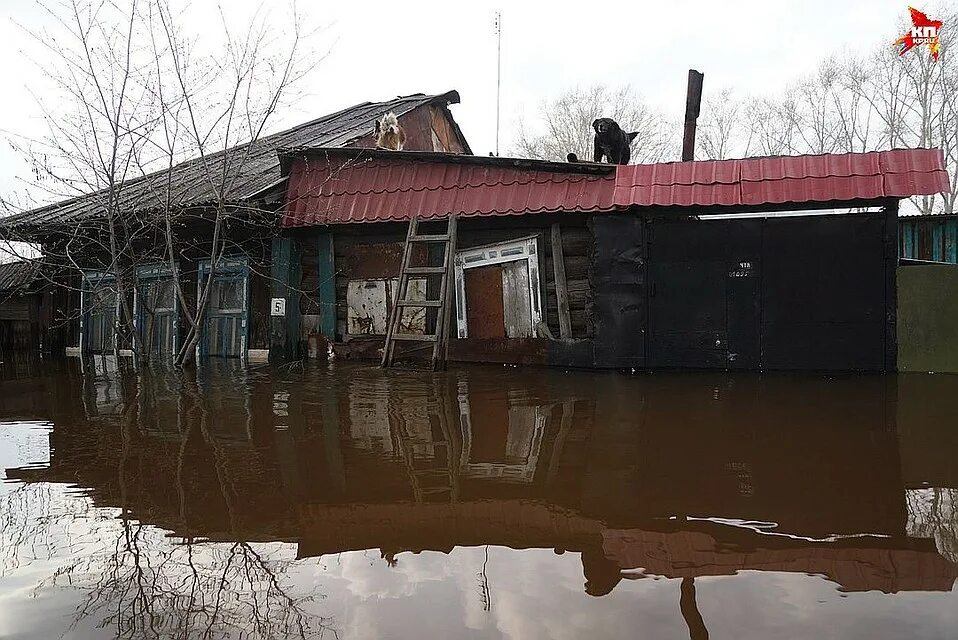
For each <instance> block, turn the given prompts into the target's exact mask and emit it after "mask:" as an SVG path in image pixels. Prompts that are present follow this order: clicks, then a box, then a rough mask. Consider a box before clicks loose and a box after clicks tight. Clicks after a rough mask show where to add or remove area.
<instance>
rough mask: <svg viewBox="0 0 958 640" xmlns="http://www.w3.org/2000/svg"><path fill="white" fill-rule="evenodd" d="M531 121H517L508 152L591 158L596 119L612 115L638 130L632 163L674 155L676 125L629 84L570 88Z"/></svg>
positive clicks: (629, 128) (540, 156)
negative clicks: (614, 86)
mask: <svg viewBox="0 0 958 640" xmlns="http://www.w3.org/2000/svg"><path fill="white" fill-rule="evenodd" d="M539 112H540V116H539V117H538V118H537V119H536V121H535V122H534V123H533V125H532V127H531V128H530V127H529V126H528V123H526V122H521V123H520V127H519V135H518V137H517V138H516V140H515V141H514V142H513V144H512V148H511V150H510V152H511V153H513V154H515V155H517V156H519V157H524V158H538V159H542V160H558V161H565V159H566V156H567V155H568V154H569V153H575V154H576V155H577V156H578V157H579V158H583V159H586V158H588V159H591V158H592V140H593V136H594V135H595V131H594V130H593V129H592V122H593V120H595V119H596V118H603V117H606V118H612V119H613V120H615V121H616V122H617V123H618V124H619V126H621V127H622V128H623V129H624V130H625V131H638V132H639V135H638V136H636V138H635V140H634V141H633V143H632V161H633V162H640V163H641V162H659V161H663V160H672V159H675V158H676V156H677V155H678V149H679V147H680V144H679V133H680V132H679V129H678V125H677V124H676V123H674V122H670V121H668V120H667V119H666V118H665V117H664V116H663V115H662V114H661V113H659V112H658V111H656V110H655V109H653V108H652V107H650V106H649V105H647V104H646V103H645V102H644V101H643V100H642V98H641V97H639V96H638V95H637V94H636V93H635V92H634V91H633V90H632V88H631V87H629V86H625V87H620V88H617V89H610V88H609V87H606V86H603V85H594V86H591V87H588V88H585V89H583V88H579V87H576V88H574V89H570V90H569V91H566V92H565V93H562V94H561V95H559V96H558V97H557V98H554V99H552V100H546V101H543V102H542V103H541V105H540V108H539Z"/></svg>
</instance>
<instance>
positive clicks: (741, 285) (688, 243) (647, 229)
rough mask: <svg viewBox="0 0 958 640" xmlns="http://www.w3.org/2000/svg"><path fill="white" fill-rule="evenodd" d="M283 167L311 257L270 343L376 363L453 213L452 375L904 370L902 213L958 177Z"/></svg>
mask: <svg viewBox="0 0 958 640" xmlns="http://www.w3.org/2000/svg"><path fill="white" fill-rule="evenodd" d="M281 162H282V167H283V173H284V175H287V176H288V188H287V194H286V204H285V207H284V209H283V215H282V227H283V228H284V230H285V232H284V233H285V235H286V238H287V239H288V242H289V243H290V246H291V247H293V249H292V254H293V255H295V256H297V258H296V259H294V260H292V261H291V263H290V264H291V265H292V266H291V269H290V271H289V272H288V274H286V275H284V274H282V273H280V274H277V273H275V272H274V276H277V275H278V276H279V277H280V278H284V277H285V278H286V279H287V282H289V287H288V289H287V293H288V294H289V296H290V297H292V298H293V300H291V302H292V304H290V305H289V306H290V308H291V312H292V314H293V315H296V314H298V315H297V316H296V322H299V325H298V326H299V327H301V329H300V331H299V333H298V334H297V337H298V340H292V341H288V342H286V343H284V344H276V343H275V342H274V345H273V346H274V347H276V348H279V349H283V348H286V349H292V350H295V349H296V348H297V347H300V348H302V346H303V345H304V344H307V343H309V341H311V340H313V341H315V340H317V339H323V340H328V341H330V342H332V343H334V344H336V345H338V346H339V348H340V351H341V352H342V353H344V354H346V355H350V356H356V357H361V356H369V357H375V355H376V354H377V352H378V350H379V349H380V348H381V347H382V344H383V333H384V331H385V319H386V317H388V313H389V310H390V307H391V305H392V302H393V296H394V293H393V291H394V288H395V282H396V278H397V277H398V272H399V262H400V256H401V250H402V246H403V239H404V236H405V230H406V224H407V223H408V221H409V220H410V218H411V217H412V216H418V217H419V219H420V220H423V221H427V222H428V221H429V220H440V219H445V218H447V217H448V216H450V215H455V216H458V217H459V219H460V222H459V242H458V252H457V255H456V307H455V324H454V326H455V331H454V339H453V340H452V341H451V343H450V356H451V358H452V359H454V360H455V359H458V360H464V361H484V362H506V363H538V364H553V365H562V366H583V367H614V368H626V367H632V368H670V367H678V368H719V369H737V368H740V369H814V370H869V371H891V370H895V368H896V324H895V323H896V313H895V309H896V296H895V293H896V274H895V267H896V264H897V260H898V243H897V209H898V207H897V204H898V200H899V199H900V198H904V197H909V196H913V195H923V194H932V193H937V192H940V191H942V190H943V189H944V188H946V186H947V181H948V176H947V173H946V172H945V170H944V163H943V158H942V155H941V152H940V151H938V150H924V149H917V150H910V149H908V150H894V151H886V152H873V153H861V154H841V155H820V156H798V157H770V158H747V159H741V160H722V161H706V162H676V163H661V164H652V165H634V166H619V167H616V166H612V165H604V164H591V163H574V164H573V163H556V162H543V161H535V160H521V159H511V158H494V157H488V158H487V157H476V156H465V155H462V156H455V155H451V154H444V153H417V152H398V153H397V152H389V151H378V150H360V149H328V148H319V149H315V148H314V149H309V148H306V149H303V148H301V149H293V150H288V151H286V152H281ZM421 259H422V260H427V261H428V260H429V256H426V255H423V256H421ZM429 286H430V284H429V282H427V281H424V282H423V283H421V284H420V286H419V287H418V288H416V287H414V288H413V294H412V295H426V293H427V289H428V288H429ZM300 321H301V322H300ZM428 322H429V318H428V316H426V317H423V318H418V317H413V316H411V315H410V316H409V317H406V318H404V324H405V325H407V326H406V329H407V330H412V331H416V330H422V327H424V326H425V324H426V323H428ZM290 342H292V343H294V344H293V345H292V346H290Z"/></svg>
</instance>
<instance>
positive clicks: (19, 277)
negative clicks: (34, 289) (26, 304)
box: [0, 261, 37, 291]
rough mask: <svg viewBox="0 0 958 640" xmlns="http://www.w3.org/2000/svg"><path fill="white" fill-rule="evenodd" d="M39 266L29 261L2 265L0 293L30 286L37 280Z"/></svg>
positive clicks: (0, 270)
mask: <svg viewBox="0 0 958 640" xmlns="http://www.w3.org/2000/svg"><path fill="white" fill-rule="evenodd" d="M36 272H37V265H36V264H35V263H33V262H29V261H20V262H7V263H3V264H0V291H8V290H10V289H16V288H18V287H22V286H25V285H28V284H30V283H31V282H33V281H34V280H35V279H36Z"/></svg>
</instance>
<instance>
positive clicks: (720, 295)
mask: <svg viewBox="0 0 958 640" xmlns="http://www.w3.org/2000/svg"><path fill="white" fill-rule="evenodd" d="M761 245H762V221H761V220H711V221H691V222H662V223H654V224H653V225H652V228H651V237H650V246H649V273H650V284H649V296H650V317H649V325H650V345H649V346H650V355H651V359H652V363H653V364H652V366H657V367H702V368H718V369H725V368H730V369H735V368H746V369H755V368H758V367H759V319H760V318H759V293H760V289H759V273H760V271H761Z"/></svg>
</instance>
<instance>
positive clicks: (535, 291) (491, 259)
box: [455, 236, 542, 338]
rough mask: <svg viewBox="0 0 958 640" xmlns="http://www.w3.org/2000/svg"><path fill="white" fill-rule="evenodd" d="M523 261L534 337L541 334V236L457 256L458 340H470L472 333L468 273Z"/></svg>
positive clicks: (464, 250)
mask: <svg viewBox="0 0 958 640" xmlns="http://www.w3.org/2000/svg"><path fill="white" fill-rule="evenodd" d="M519 260H525V261H526V266H527V269H526V273H527V274H528V276H529V309H530V310H531V316H532V333H533V335H536V334H537V331H538V329H537V328H538V326H539V324H540V323H541V322H542V296H541V295H540V291H539V236H528V237H525V238H518V239H516V240H508V241H506V242H496V243H494V244H487V245H484V246H481V247H473V248H471V249H463V250H462V251H457V252H456V268H455V277H456V335H457V336H458V337H460V338H468V337H469V329H468V327H467V326H466V325H467V323H466V278H465V272H466V270H467V269H474V268H476V267H486V266H489V265H494V264H503V263H506V262H517V261H519Z"/></svg>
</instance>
